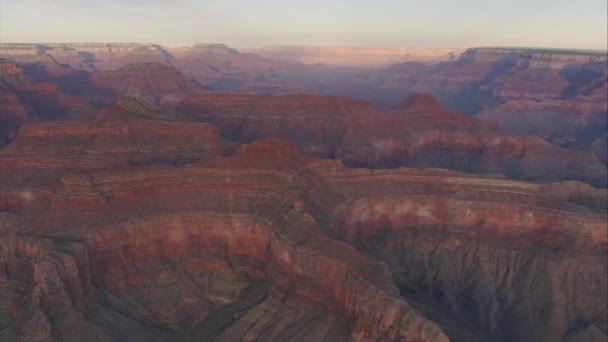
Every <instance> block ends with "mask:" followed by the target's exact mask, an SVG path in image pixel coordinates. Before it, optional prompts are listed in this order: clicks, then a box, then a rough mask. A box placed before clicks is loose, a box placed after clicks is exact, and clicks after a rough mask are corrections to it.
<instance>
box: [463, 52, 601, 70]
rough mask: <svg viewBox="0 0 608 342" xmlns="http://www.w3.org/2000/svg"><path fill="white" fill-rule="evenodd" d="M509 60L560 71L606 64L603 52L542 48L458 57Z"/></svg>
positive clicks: (467, 59)
mask: <svg viewBox="0 0 608 342" xmlns="http://www.w3.org/2000/svg"><path fill="white" fill-rule="evenodd" d="M505 59H511V60H513V61H515V63H516V65H524V64H525V65H528V66H530V67H533V68H540V67H544V68H551V69H562V68H563V67H565V66H567V65H570V64H581V63H587V62H600V63H604V64H605V63H606V62H607V61H608V57H607V56H606V53H605V52H603V51H586V50H565V49H542V48H537V49H535V48H484V47H482V48H471V49H467V50H466V51H465V52H464V53H462V55H461V56H460V61H463V62H468V63H471V62H476V63H491V64H492V63H495V62H500V61H504V60H505Z"/></svg>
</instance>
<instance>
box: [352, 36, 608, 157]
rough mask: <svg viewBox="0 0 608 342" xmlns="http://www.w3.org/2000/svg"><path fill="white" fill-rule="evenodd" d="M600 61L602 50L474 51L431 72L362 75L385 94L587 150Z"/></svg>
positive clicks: (600, 105)
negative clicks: (426, 98)
mask: <svg viewBox="0 0 608 342" xmlns="http://www.w3.org/2000/svg"><path fill="white" fill-rule="evenodd" d="M606 62H607V57H606V54H605V53H601V52H583V51H567V50H566V51H560V50H542V49H541V50H536V49H506V48H505V49H493V48H477V49H469V50H467V51H466V52H464V53H463V54H462V55H461V56H460V58H459V59H458V60H456V61H450V62H447V63H444V64H439V65H436V66H435V67H425V68H421V67H417V68H412V67H407V66H408V65H410V64H408V65H406V64H403V65H401V66H394V67H390V68H388V69H386V70H384V71H379V72H371V73H367V74H365V76H366V78H367V79H370V80H373V81H374V82H376V83H377V84H381V87H382V88H383V92H384V93H387V94H390V89H392V88H395V89H398V90H400V91H401V92H402V93H403V92H411V91H415V92H416V91H417V92H425V93H430V94H433V95H435V96H437V97H439V99H440V100H441V102H442V103H443V104H444V105H446V106H447V107H449V108H452V109H456V110H458V111H461V112H465V113H467V114H472V115H478V116H479V117H481V118H484V119H489V120H494V121H497V122H500V123H501V125H502V127H503V128H504V129H505V130H506V131H507V132H509V133H518V134H521V133H524V134H536V135H540V136H541V137H543V138H545V139H548V140H549V141H551V142H555V143H557V144H560V145H563V146H574V147H578V148H587V147H589V145H590V144H591V143H592V142H593V140H594V139H596V138H597V137H599V136H602V135H603V134H605V131H606V112H607V111H608V98H607V96H608V95H607V94H608V93H607V92H606ZM360 83H365V82H363V80H362V81H361V82H360ZM367 83H373V82H367ZM367 83H366V84H367ZM366 87H369V85H366ZM369 91H371V90H369ZM363 92H366V91H365V90H363ZM374 96H375V95H373V94H370V95H369V98H373V97H374ZM396 101H397V99H396V98H394V99H393V100H392V102H393V103H396Z"/></svg>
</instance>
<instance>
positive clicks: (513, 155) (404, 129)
mask: <svg viewBox="0 0 608 342" xmlns="http://www.w3.org/2000/svg"><path fill="white" fill-rule="evenodd" d="M177 109H178V110H179V111H181V112H183V113H185V114H186V115H188V116H189V117H192V118H194V119H196V120H200V121H205V122H210V123H213V124H215V125H217V126H218V127H219V128H220V130H221V132H222V135H223V136H225V137H227V138H229V139H231V140H236V141H240V142H251V141H253V140H254V139H258V138H260V137H265V136H282V137H286V138H290V139H293V140H294V142H295V143H296V146H298V148H299V149H301V150H302V151H303V152H305V153H308V154H312V155H316V156H320V157H331V158H336V159H340V160H343V161H344V162H345V163H346V164H348V165H351V166H360V167H381V168H382V167H398V166H423V167H444V168H449V169H456V170H462V171H466V172H473V173H489V174H503V175H506V176H508V177H511V178H518V179H524V180H535V181H542V180H553V181H555V180H571V179H572V180H580V181H583V182H587V183H590V184H592V185H594V186H601V187H605V186H606V168H605V167H604V166H603V165H602V164H601V163H599V162H598V160H597V158H596V157H595V156H594V155H592V154H591V153H587V152H582V151H578V150H573V149H566V148H563V147H559V146H556V145H552V144H549V143H547V142H546V141H544V140H543V139H541V138H539V137H535V136H512V135H505V134H502V133H500V132H499V131H498V130H497V125H496V124H493V123H489V122H484V121H480V120H478V119H473V118H467V117H465V116H464V115H462V114H459V113H456V112H452V111H449V110H447V109H445V108H443V107H442V106H441V105H439V103H438V102H437V100H435V99H434V98H432V97H429V96H426V95H422V94H412V95H411V96H410V97H409V98H407V99H406V100H404V102H403V104H402V105H401V106H399V107H398V108H397V109H396V110H394V111H390V112H387V111H384V110H383V109H381V108H379V107H377V106H374V105H372V104H371V103H367V102H364V101H356V100H350V99H346V98H341V97H327V96H275V97H273V96H267V97H256V96H244V95H224V96H221V95H219V94H213V95H199V96H192V97H188V98H186V99H184V100H183V101H182V102H181V104H180V105H179V106H178V107H177Z"/></svg>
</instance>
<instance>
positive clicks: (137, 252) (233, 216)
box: [0, 98, 608, 341]
mask: <svg viewBox="0 0 608 342" xmlns="http://www.w3.org/2000/svg"><path fill="white" fill-rule="evenodd" d="M414 100H416V101H413V102H414V103H417V102H419V101H418V99H414ZM422 100H424V98H423V99H422ZM427 100H428V99H427ZM123 115H124V116H126V117H123ZM132 116H133V114H130V113H124V112H120V111H118V109H117V108H109V109H106V110H105V111H104V112H100V113H98V114H97V115H96V116H94V117H93V118H91V121H88V122H90V123H89V124H81V125H80V126H77V125H75V124H74V125H73V126H71V128H72V130H69V131H68V130H67V129H66V131H63V132H59V131H56V130H52V131H51V132H53V134H51V133H50V132H49V131H45V130H43V129H41V128H40V127H30V129H29V132H30V133H29V134H24V135H20V136H19V137H18V139H17V141H15V143H14V144H13V145H10V146H9V148H10V147H12V146H20V145H21V146H24V145H25V146H36V145H35V144H32V142H34V141H39V143H38V145H39V146H40V145H44V146H55V147H56V149H57V150H55V151H48V150H47V151H45V152H44V153H45V154H46V155H48V156H49V157H48V159H46V161H45V159H43V158H41V157H39V156H36V157H34V156H30V159H29V163H30V165H32V169H34V170H35V171H33V173H32V174H28V173H27V172H19V173H16V174H15V175H14V177H13V178H9V177H0V182H2V189H3V190H2V191H1V192H0V203H1V204H2V207H1V208H2V215H3V216H2V218H3V221H2V222H3V224H2V232H3V235H2V239H1V240H2V243H3V244H2V245H1V246H2V249H1V250H0V255H1V256H2V260H3V264H4V265H5V266H4V267H2V268H0V269H2V270H3V272H4V273H2V278H1V279H2V282H1V283H0V286H2V287H3V292H2V293H6V294H8V295H7V296H6V297H4V296H3V297H2V298H3V299H2V302H1V303H0V305H2V308H3V310H2V311H0V313H2V316H0V317H2V322H3V324H2V329H0V333H1V334H3V335H2V336H6V337H7V338H10V339H21V340H28V339H31V338H37V339H40V340H55V339H61V340H68V341H70V340H82V339H126V340H135V339H147V340H175V339H187V338H191V339H192V338H194V339H205V340H224V341H228V340H235V339H236V340H242V339H265V340H266V339H267V340H285V339H314V340H326V341H339V340H349V339H350V340H355V341H370V340H412V341H447V340H448V337H449V338H451V339H453V340H459V339H460V340H476V339H477V340H504V341H515V340H539V339H540V340H553V339H561V338H570V337H572V336H586V338H588V339H587V340H591V341H593V340H598V341H599V340H601V339H605V336H606V324H605V322H606V310H605V307H604V306H603V305H599V304H598V303H603V302H605V300H606V299H607V295H606V291H605V289H606V285H607V284H606V262H605V260H606V259H605V256H606V242H607V240H608V238H607V237H606V231H605V225H606V217H605V213H601V212H594V211H591V210H589V209H585V208H584V207H581V206H577V205H572V204H567V203H566V202H564V201H562V200H560V199H558V198H557V197H556V196H554V195H552V194H551V190H550V189H545V188H542V187H540V186H539V185H535V184H530V183H523V182H515V181H508V180H498V179H490V178H481V177H475V176H471V175H466V174H459V173H455V172H450V171H446V170H416V169H394V170H369V169H348V168H345V167H344V166H343V165H342V164H341V163H340V162H339V161H333V160H319V159H314V158H311V157H306V156H304V155H301V154H300V153H299V152H298V151H297V149H296V148H295V146H294V145H293V144H291V143H290V142H289V141H287V140H284V139H278V138H269V139H263V140H260V141H258V142H255V143H252V144H249V145H244V146H242V147H240V148H238V150H237V151H236V153H235V155H234V156H232V157H224V158H211V159H208V158H207V159H206V158H201V159H200V160H199V161H197V162H195V163H191V164H188V165H186V166H173V165H166V164H165V165H148V164H146V165H145V166H133V165H128V164H119V163H116V164H113V165H110V167H108V166H107V165H101V164H99V163H98V162H97V161H96V160H107V159H118V160H120V156H121V153H120V152H121V148H119V146H122V145H124V144H122V143H120V144H114V143H112V142H115V141H118V140H119V139H121V138H120V135H124V136H126V137H128V140H130V141H133V142H134V143H133V145H132V148H135V149H137V148H140V149H141V148H143V146H138V145H137V142H138V141H140V139H142V138H140V137H141V134H143V133H142V132H147V134H149V135H148V137H149V138H150V139H151V138H152V137H154V138H155V139H157V140H158V141H162V144H163V145H150V144H151V140H147V141H146V144H145V146H147V147H149V148H151V149H153V150H155V151H157V153H158V152H163V150H162V148H161V146H166V148H169V146H171V148H172V149H180V150H184V149H186V147H184V146H183V145H180V140H175V139H177V138H169V136H170V133H167V132H172V131H178V132H180V136H181V137H183V139H184V141H185V140H190V145H195V146H198V148H206V147H207V146H208V143H206V142H205V141H195V140H193V139H195V137H197V136H200V135H201V133H200V131H199V128H196V124H189V125H188V126H180V127H179V129H174V125H178V123H174V122H161V121H149V120H144V119H141V118H139V117H136V118H132ZM117 117H118V118H119V119H120V120H119V121H120V122H121V125H120V126H121V127H127V128H128V129H125V130H124V131H123V133H120V134H118V133H115V132H116V131H117V126H112V129H107V127H106V126H105V125H106V124H107V123H108V122H109V123H112V122H114V121H115V120H117ZM83 121H84V120H83ZM93 123H94V124H93ZM28 125H29V124H28ZM28 125H26V127H27V126H28ZM179 125H181V124H179ZM198 125H199V126H200V127H206V125H204V124H198ZM63 126H67V125H65V123H64V125H63ZM76 127H79V128H78V131H80V132H82V133H79V134H78V135H77V134H74V133H75V132H76V131H77V130H76V129H75V128H76ZM187 127H191V128H190V130H186V128H187ZM34 128H38V129H37V130H35V129H34ZM118 130H119V131H120V129H118ZM36 131H37V132H38V133H37V134H35V133H34V132H36ZM125 131H126V132H125ZM24 132H26V133H27V132H28V130H24ZM43 132H44V133H43ZM86 132H90V133H86ZM79 135H85V136H87V135H88V136H91V135H93V136H94V137H95V138H94V139H93V140H98V139H101V140H98V141H100V144H99V145H97V146H98V147H97V149H93V151H91V152H85V153H80V154H79V156H78V157H77V158H76V159H77V160H76V161H77V162H76V163H72V162H70V161H69V158H70V157H69V156H68V155H61V154H58V152H57V151H60V149H59V147H62V148H63V149H66V148H71V147H72V146H74V145H80V144H81V141H82V140H85V139H80V140H79V139H77V137H78V136H79ZM74 142H78V143H77V144H74ZM101 142H105V143H101ZM9 148H7V149H4V150H2V151H1V152H0V157H1V158H0V160H2V161H4V160H11V159H12V158H13V156H14V155H15V153H14V152H11V150H10V149H9ZM63 149H61V151H63ZM36 150H38V148H29V149H27V151H36ZM21 151H23V152H24V151H25V150H24V149H22V150H21ZM93 152H94V153H93ZM36 153H40V152H36ZM137 153H138V154H141V153H142V152H141V150H140V151H137ZM72 155H74V154H70V156H72ZM32 157H33V158H32ZM61 163H63V165H64V166H62V167H63V168H64V169H65V170H66V171H65V172H63V173H62V174H61V175H60V177H59V178H58V179H57V178H55V179H51V180H49V181H48V182H46V183H36V182H32V181H31V180H32V179H36V178H37V177H40V176H41V174H42V170H41V169H42V166H43V165H44V166H45V167H46V168H48V167H49V166H51V165H54V164H61ZM15 165H17V163H16V162H13V163H4V164H1V165H0V169H2V170H6V169H7V168H10V167H11V166H12V167H14V166H15ZM19 168H20V169H21V170H23V169H25V167H23V166H20V167H19ZM581 190H582V191H584V189H581ZM369 255H371V256H372V257H370V256H369ZM446 265H451V266H450V267H448V266H446ZM15 303H28V304H27V305H21V306H20V307H19V309H18V310H13V309H12V308H14V307H15V305H17V304H15ZM446 334H447V336H446ZM576 334H578V335H576ZM579 340H580V339H579Z"/></svg>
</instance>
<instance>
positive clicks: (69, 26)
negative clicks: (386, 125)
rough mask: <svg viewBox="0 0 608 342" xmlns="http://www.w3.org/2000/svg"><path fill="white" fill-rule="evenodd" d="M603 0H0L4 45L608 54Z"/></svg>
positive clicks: (1, 37) (605, 9)
mask: <svg viewBox="0 0 608 342" xmlns="http://www.w3.org/2000/svg"><path fill="white" fill-rule="evenodd" d="M607 11H608V9H607V1H606V0H502V1H491V0H459V1H454V0H435V1H433V0H425V1H421V0H420V1H409V0H372V1H364V0H307V1H300V0H298V1H295V0H293V1H290V0H199V1H192V0H172V1H171V0H166V1H162V0H149V1H145V0H94V1H89V0H53V1H51V0H0V42H152V43H159V44H163V45H170V46H180V45H192V44H194V43H226V44H228V45H231V46H234V47H255V46H261V45H268V44H292V45H375V46H399V47H469V46H535V47H556V48H581V49H606V48H607V45H608V43H607V40H608V37H607V30H608V28H607V25H608V24H607Z"/></svg>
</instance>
